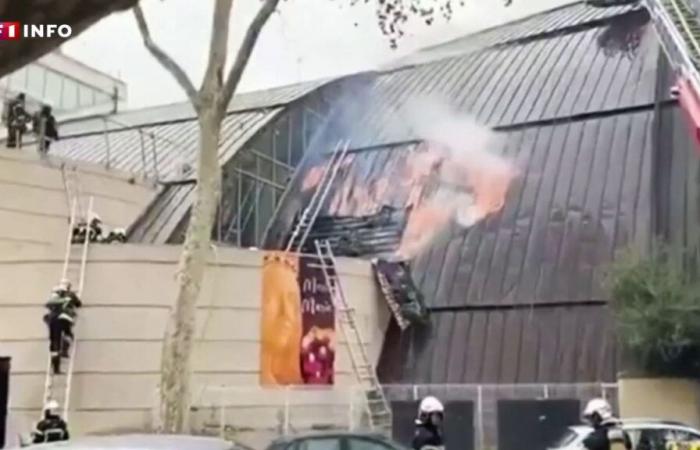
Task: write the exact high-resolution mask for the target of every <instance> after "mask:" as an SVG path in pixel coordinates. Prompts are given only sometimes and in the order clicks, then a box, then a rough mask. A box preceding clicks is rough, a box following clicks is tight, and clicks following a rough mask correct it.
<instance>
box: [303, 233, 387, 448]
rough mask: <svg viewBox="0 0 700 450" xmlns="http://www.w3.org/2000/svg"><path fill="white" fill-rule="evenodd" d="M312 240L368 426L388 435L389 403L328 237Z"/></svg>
mask: <svg viewBox="0 0 700 450" xmlns="http://www.w3.org/2000/svg"><path fill="white" fill-rule="evenodd" d="M314 244H315V246H316V254H317V256H318V259H319V262H320V265H321V269H322V271H323V276H324V279H325V282H326V286H328V291H329V293H330V295H331V298H332V299H333V304H334V305H335V310H336V312H337V313H338V314H339V322H340V328H341V332H342V333H343V337H344V338H345V343H346V345H347V348H348V353H349V354H350V362H351V364H352V368H353V372H354V373H355V376H356V377H357V381H358V383H359V385H360V387H361V388H362V390H363V392H364V396H365V398H366V400H367V415H368V417H369V425H370V428H371V429H372V430H375V431H378V432H381V433H384V434H386V435H388V436H391V427H392V413H391V407H390V406H389V402H388V401H387V398H386V396H385V395H384V390H383V389H382V386H381V384H380V383H379V378H378V377H377V372H376V371H375V370H374V366H373V365H372V363H371V361H370V359H369V355H368V354H367V348H366V347H365V341H364V340H363V339H362V335H361V333H360V330H359V328H358V327H357V320H356V317H355V309H354V308H352V307H351V306H350V305H349V304H348V302H347V299H346V298H345V295H344V293H343V289H342V287H341V285H340V279H339V277H338V274H337V272H336V265H335V256H334V255H333V249H332V248H331V245H330V242H329V241H328V240H317V241H315V242H314Z"/></svg>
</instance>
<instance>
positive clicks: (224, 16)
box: [202, 0, 233, 93]
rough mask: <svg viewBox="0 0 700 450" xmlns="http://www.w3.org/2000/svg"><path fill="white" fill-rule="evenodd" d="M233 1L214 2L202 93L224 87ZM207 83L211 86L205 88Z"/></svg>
mask: <svg viewBox="0 0 700 450" xmlns="http://www.w3.org/2000/svg"><path fill="white" fill-rule="evenodd" d="M232 7H233V0H216V4H215V5H214V18H213V21H212V29H211V42H210V45H209V63H208V64H207V70H206V72H205V74H204V80H203V81H202V91H203V92H207V93H211V92H212V91H213V90H215V91H218V90H219V89H220V88H221V86H223V85H224V68H225V67H226V53H227V49H228V35H229V24H230V22H231V8H232ZM207 83H209V84H213V86H207Z"/></svg>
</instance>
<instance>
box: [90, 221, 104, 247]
mask: <svg viewBox="0 0 700 450" xmlns="http://www.w3.org/2000/svg"><path fill="white" fill-rule="evenodd" d="M88 238H89V239H90V243H95V242H101V241H102V238H103V236H102V219H101V218H100V216H98V215H97V214H93V215H92V218H91V219H90V223H89V229H88Z"/></svg>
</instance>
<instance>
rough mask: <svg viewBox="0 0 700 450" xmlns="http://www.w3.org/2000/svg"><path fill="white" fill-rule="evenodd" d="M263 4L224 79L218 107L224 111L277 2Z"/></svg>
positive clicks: (266, 0)
mask: <svg viewBox="0 0 700 450" xmlns="http://www.w3.org/2000/svg"><path fill="white" fill-rule="evenodd" d="M264 2H265V3H263V5H262V7H261V8H260V10H259V11H258V14H256V16H255V18H254V19H253V22H251V24H250V26H249V27H248V30H247V31H246V34H245V37H244V38H243V43H242V44H241V48H239V49H238V55H236V60H235V61H234V62H233V65H232V66H231V70H230V71H229V73H228V77H227V78H226V85H225V86H224V92H223V95H222V96H221V104H220V105H219V107H220V108H222V109H223V110H224V111H225V110H226V107H227V106H228V104H229V102H230V101H231V97H233V93H234V91H235V90H236V87H238V82H239V81H241V76H242V75H243V71H244V70H245V67H246V65H247V64H248V59H249V58H250V55H251V53H253V48H254V47H255V43H256V42H257V40H258V36H259V35H260V31H262V29H263V27H264V26H265V23H267V19H269V18H270V16H271V15H272V13H273V12H275V9H276V8H277V4H278V3H279V0H264Z"/></svg>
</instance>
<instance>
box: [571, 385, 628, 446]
mask: <svg viewBox="0 0 700 450" xmlns="http://www.w3.org/2000/svg"><path fill="white" fill-rule="evenodd" d="M583 420H585V421H586V422H588V423H589V424H590V425H591V426H592V427H593V431H591V433H590V434H589V435H588V436H586V438H585V439H584V440H583V446H584V447H585V448H586V449H588V450H632V441H631V440H630V437H629V435H628V434H627V433H626V432H625V431H624V430H623V429H622V424H621V423H620V420H619V419H618V418H616V417H615V416H614V415H613V411H612V407H611V406H610V403H608V401H607V400H605V399H602V398H594V399H593V400H591V401H589V402H588V404H587V405H586V408H585V409H584V410H583Z"/></svg>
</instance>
